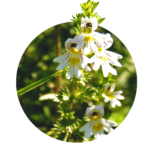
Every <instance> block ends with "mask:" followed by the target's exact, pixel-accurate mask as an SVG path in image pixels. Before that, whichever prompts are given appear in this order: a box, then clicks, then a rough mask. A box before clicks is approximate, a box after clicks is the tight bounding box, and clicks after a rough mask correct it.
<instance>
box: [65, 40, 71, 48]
mask: <svg viewBox="0 0 150 150" xmlns="http://www.w3.org/2000/svg"><path fill="white" fill-rule="evenodd" d="M71 42H72V38H68V39H67V40H66V42H65V48H66V49H67V50H69V49H70V48H69V47H70V43H71Z"/></svg>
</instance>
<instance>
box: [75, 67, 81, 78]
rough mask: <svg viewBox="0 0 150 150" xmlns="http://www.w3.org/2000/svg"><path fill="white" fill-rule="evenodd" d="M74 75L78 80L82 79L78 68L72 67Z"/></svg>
mask: <svg viewBox="0 0 150 150" xmlns="http://www.w3.org/2000/svg"><path fill="white" fill-rule="evenodd" d="M74 75H75V76H76V77H77V78H78V79H80V78H82V72H81V70H80V69H79V67H78V66H74Z"/></svg>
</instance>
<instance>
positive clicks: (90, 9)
mask: <svg viewBox="0 0 150 150" xmlns="http://www.w3.org/2000/svg"><path fill="white" fill-rule="evenodd" d="M98 4H99V2H94V1H91V0H88V1H87V2H85V3H83V4H80V6H81V9H82V13H78V14H76V16H73V15H72V17H73V19H71V20H72V21H73V22H74V23H75V27H74V29H75V34H77V35H78V34H81V32H82V30H81V18H82V17H83V18H85V17H88V18H90V17H96V18H97V21H98V24H100V23H102V22H103V21H104V20H105V18H101V16H99V15H98V14H97V13H94V10H95V8H96V7H97V6H98Z"/></svg>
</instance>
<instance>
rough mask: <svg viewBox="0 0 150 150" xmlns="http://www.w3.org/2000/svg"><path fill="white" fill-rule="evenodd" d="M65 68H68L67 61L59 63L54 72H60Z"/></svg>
mask: <svg viewBox="0 0 150 150" xmlns="http://www.w3.org/2000/svg"><path fill="white" fill-rule="evenodd" d="M66 66H68V61H64V62H62V63H60V64H59V65H58V67H57V68H56V70H62V69H64V68H65V67H66Z"/></svg>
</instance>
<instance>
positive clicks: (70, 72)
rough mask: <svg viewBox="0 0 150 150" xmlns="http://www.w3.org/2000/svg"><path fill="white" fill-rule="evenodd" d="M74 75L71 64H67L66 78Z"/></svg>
mask: <svg viewBox="0 0 150 150" xmlns="http://www.w3.org/2000/svg"><path fill="white" fill-rule="evenodd" d="M73 75H74V68H73V67H72V66H69V69H68V72H67V73H66V78H67V79H71V78H72V76H73Z"/></svg>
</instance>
